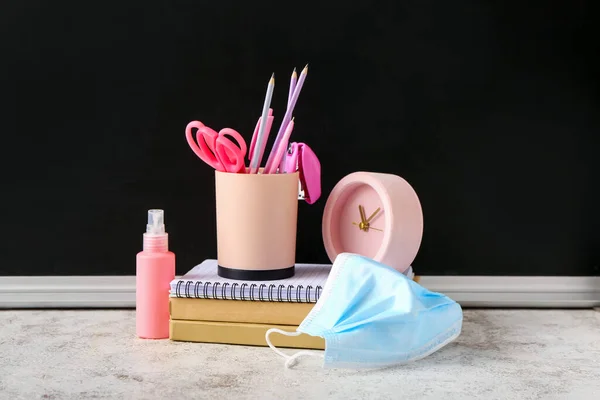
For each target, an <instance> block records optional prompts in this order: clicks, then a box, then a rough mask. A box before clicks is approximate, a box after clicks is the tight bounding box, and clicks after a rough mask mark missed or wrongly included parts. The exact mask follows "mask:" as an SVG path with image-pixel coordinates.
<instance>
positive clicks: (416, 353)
mask: <svg viewBox="0 0 600 400" xmlns="http://www.w3.org/2000/svg"><path fill="white" fill-rule="evenodd" d="M462 319H463V316H462V309H461V307H460V305H459V304H458V303H456V302H455V301H453V300H452V299H450V298H448V297H447V296H445V295H443V294H440V293H434V292H431V291H429V290H427V289H425V288H424V287H422V286H421V285H419V284H418V283H416V282H414V281H413V280H411V279H409V278H407V277H406V276H404V275H403V274H401V273H400V272H398V271H396V270H394V269H392V268H391V267H388V266H386V265H383V264H381V263H378V262H376V261H373V260H371V259H369V258H366V257H363V256H359V255H356V254H350V253H342V254H340V255H339V256H338V257H337V258H336V259H335V262H334V263H333V266H332V268H331V272H330V274H329V278H328V280H327V283H326V284H325V287H324V288H323V293H322V294H321V297H320V298H319V300H318V302H317V303H316V304H315V306H314V308H313V310H312V311H311V312H310V313H309V314H308V316H307V317H306V318H305V319H304V321H303V322H302V323H301V324H300V326H299V327H298V329H297V331H296V332H291V333H290V332H285V331H282V330H279V329H269V330H268V331H267V333H266V339H267V343H268V344H269V347H271V349H273V350H274V351H275V352H276V353H277V354H279V355H281V356H282V357H284V358H286V359H287V362H286V364H285V365H286V367H289V366H290V365H291V364H292V362H293V361H294V360H295V359H296V358H297V357H298V356H301V355H307V354H310V355H315V354H316V355H319V356H322V354H323V353H322V352H312V351H300V352H298V353H296V354H294V355H293V356H288V355H286V354H285V353H283V352H281V351H279V350H278V349H277V348H275V347H274V346H273V345H272V344H271V341H270V339H269V335H270V334H272V333H280V334H284V335H288V336H298V335H300V334H302V333H305V334H308V335H311V336H320V337H322V338H324V339H325V354H324V359H325V360H324V365H323V366H324V367H325V368H378V367H386V366H390V365H394V364H403V363H407V362H411V361H415V360H418V359H421V358H423V357H426V356H428V355H429V354H432V353H433V352H435V351H437V350H439V349H441V348H442V347H444V346H445V345H447V344H448V343H450V342H451V341H453V340H454V339H456V338H457V337H458V336H459V335H460V331H461V328H462Z"/></svg>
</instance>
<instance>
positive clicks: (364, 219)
mask: <svg viewBox="0 0 600 400" xmlns="http://www.w3.org/2000/svg"><path fill="white" fill-rule="evenodd" d="M358 212H359V213H360V222H362V223H363V224H364V223H365V222H367V216H366V215H365V209H364V208H363V206H361V205H360V204H359V205H358Z"/></svg>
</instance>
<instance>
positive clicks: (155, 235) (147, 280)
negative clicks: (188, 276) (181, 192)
mask: <svg viewBox="0 0 600 400" xmlns="http://www.w3.org/2000/svg"><path fill="white" fill-rule="evenodd" d="M136 261H137V267H136V284H135V296H136V298H135V312H136V315H135V319H136V321H135V322H136V333H137V335H138V336H139V337H141V338H144V339H167V338H168V337H169V318H170V315H169V289H170V284H171V281H172V280H173V279H175V254H173V253H172V252H170V251H169V236H168V233H166V232H165V224H164V211H163V210H149V211H148V225H146V233H144V248H143V250H142V251H141V252H139V253H138V254H137V258H136Z"/></svg>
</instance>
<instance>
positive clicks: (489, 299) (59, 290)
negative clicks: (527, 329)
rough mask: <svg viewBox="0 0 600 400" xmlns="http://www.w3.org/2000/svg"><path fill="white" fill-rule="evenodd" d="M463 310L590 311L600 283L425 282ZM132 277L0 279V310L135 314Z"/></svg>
mask: <svg viewBox="0 0 600 400" xmlns="http://www.w3.org/2000/svg"><path fill="white" fill-rule="evenodd" d="M420 284H421V285H423V286H424V287H426V288H427V289H429V290H432V291H435V292H440V293H444V294H446V295H447V296H449V297H450V298H452V299H454V300H456V301H457V302H459V303H460V304H461V305H462V306H463V307H521V308H592V307H598V306H600V277H597V276H589V277H546V276H538V277H505V276H422V277H421V278H420ZM134 307H135V277H134V276H64V277H59V276H31V277H24V276H15V277H6V276H3V277H0V308H4V309H7V308H134Z"/></svg>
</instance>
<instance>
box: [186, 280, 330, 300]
mask: <svg viewBox="0 0 600 400" xmlns="http://www.w3.org/2000/svg"><path fill="white" fill-rule="evenodd" d="M236 291H237V292H239V294H236ZM322 291H323V287H322V286H320V285H318V286H315V287H313V286H311V285H308V286H306V288H305V287H304V286H303V285H297V286H295V285H287V286H286V285H274V284H271V285H266V284H264V283H261V284H260V285H259V284H256V283H252V284H248V283H242V284H239V283H233V284H229V283H228V282H226V283H224V284H221V283H220V282H214V283H213V282H208V281H207V282H202V281H197V282H193V281H187V282H184V281H179V282H177V286H176V288H175V296H176V297H188V298H196V299H218V300H220V299H231V300H250V301H277V302H286V301H287V302H297V303H314V302H316V301H317V300H318V299H319V297H320V296H321V293H322ZM246 292H248V293H246ZM303 292H304V296H302V294H303Z"/></svg>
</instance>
